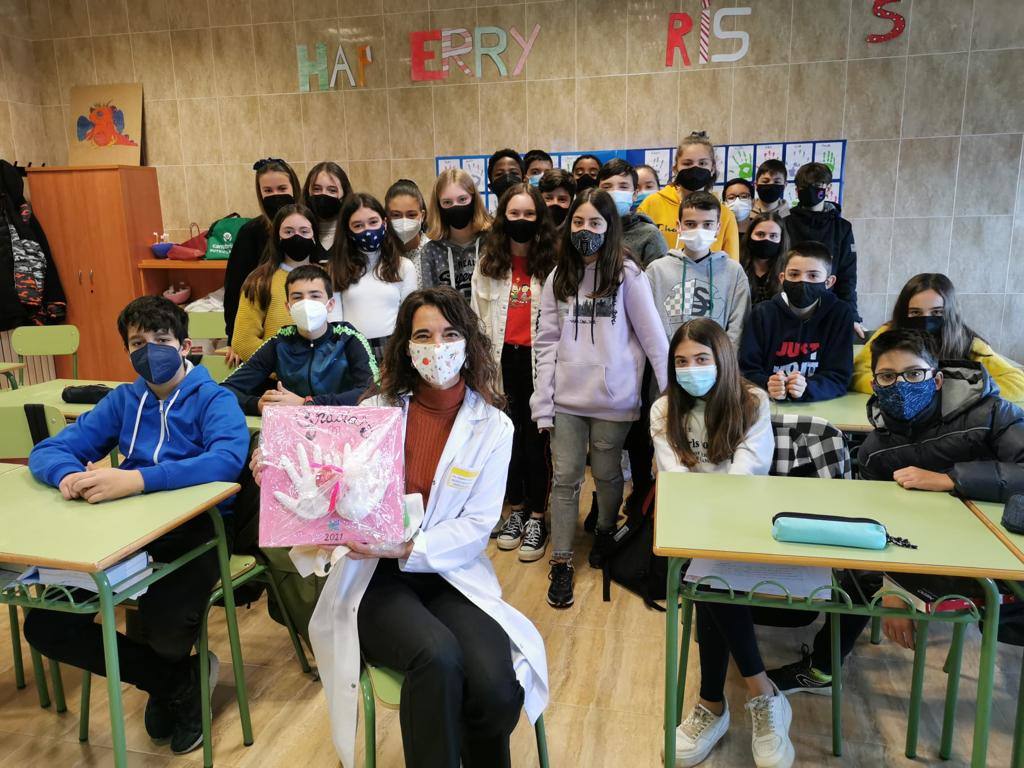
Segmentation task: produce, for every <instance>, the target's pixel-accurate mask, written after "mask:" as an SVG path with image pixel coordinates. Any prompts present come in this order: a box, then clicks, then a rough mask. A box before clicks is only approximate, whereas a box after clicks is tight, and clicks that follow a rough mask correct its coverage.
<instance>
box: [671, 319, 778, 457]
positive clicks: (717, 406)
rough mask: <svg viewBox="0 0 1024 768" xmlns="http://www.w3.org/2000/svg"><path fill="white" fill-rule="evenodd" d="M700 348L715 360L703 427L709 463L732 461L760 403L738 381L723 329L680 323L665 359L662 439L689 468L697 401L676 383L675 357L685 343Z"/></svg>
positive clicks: (745, 384)
mask: <svg viewBox="0 0 1024 768" xmlns="http://www.w3.org/2000/svg"><path fill="white" fill-rule="evenodd" d="M687 340H690V341H694V342H696V343H698V344H703V345H704V346H705V347H708V348H709V349H710V350H711V354H712V355H713V356H714V358H715V366H716V367H717V369H718V376H717V378H716V379H715V383H714V386H712V387H711V389H710V391H709V392H708V393H707V395H705V402H706V406H705V410H704V421H705V426H706V432H707V436H708V461H710V462H711V463H712V464H719V463H721V462H723V461H726V460H728V459H730V458H732V455H733V454H734V453H735V452H736V449H737V448H738V447H739V445H740V444H741V443H742V442H743V440H744V439H745V438H746V436H747V432H749V431H750V428H751V427H752V426H753V425H754V422H756V421H757V416H758V410H759V408H760V403H759V402H758V398H757V395H756V394H755V389H754V385H753V384H751V383H750V382H749V381H747V380H746V379H744V378H743V377H742V376H741V375H740V366H739V363H738V362H737V361H736V349H735V347H733V345H732V342H731V341H729V337H728V336H727V335H726V334H725V331H723V330H722V326H720V325H719V324H718V323H716V322H715V321H714V320H711V319H709V318H706V317H698V318H695V319H693V320H690V321H688V322H685V323H683V324H682V325H681V326H680V327H679V328H678V329H677V330H676V332H675V335H673V336H672V341H671V343H670V344H669V355H668V381H669V385H668V391H667V392H666V393H665V395H666V397H668V417H667V418H666V419H665V433H666V436H667V437H668V444H669V445H670V446H672V450H673V451H674V452H675V454H676V456H677V457H678V458H679V461H680V462H681V463H682V464H685V465H686V466H687V467H689V468H691V469H692V468H693V467H694V466H696V464H697V461H698V459H697V455H696V454H695V453H694V452H693V449H692V448H691V447H690V436H689V433H688V431H687V427H688V425H689V420H690V417H691V412H692V411H693V408H694V406H695V405H696V404H697V398H695V397H694V396H693V395H691V394H690V393H689V392H687V391H686V390H685V389H683V388H682V387H681V386H680V385H679V384H678V382H676V369H675V351H676V349H677V348H678V347H679V345H680V344H682V343H683V342H684V341H687Z"/></svg>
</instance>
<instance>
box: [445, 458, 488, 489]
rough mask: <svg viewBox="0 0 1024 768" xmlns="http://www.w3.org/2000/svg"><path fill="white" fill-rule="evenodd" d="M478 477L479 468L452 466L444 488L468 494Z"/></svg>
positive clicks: (446, 475)
mask: <svg viewBox="0 0 1024 768" xmlns="http://www.w3.org/2000/svg"><path fill="white" fill-rule="evenodd" d="M478 477H480V470H479V468H476V467H461V466H459V465H458V464H452V466H451V467H450V468H449V469H448V472H447V473H446V474H445V477H444V486H445V488H447V489H448V490H449V491H455V492H456V493H458V492H466V493H468V492H469V491H470V490H472V488H473V486H474V485H475V484H476V481H477V478H478Z"/></svg>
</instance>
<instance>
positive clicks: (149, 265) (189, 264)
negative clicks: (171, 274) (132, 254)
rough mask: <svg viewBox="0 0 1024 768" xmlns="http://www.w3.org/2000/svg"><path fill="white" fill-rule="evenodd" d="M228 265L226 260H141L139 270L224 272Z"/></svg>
mask: <svg viewBox="0 0 1024 768" xmlns="http://www.w3.org/2000/svg"><path fill="white" fill-rule="evenodd" d="M227 263H228V262H227V260H226V259H224V260H219V261H206V260H205V259H198V260H196V261H179V260H177V259H141V260H140V261H139V269H181V270H186V269H219V270H221V271H222V272H223V271H224V268H225V267H226V266H227Z"/></svg>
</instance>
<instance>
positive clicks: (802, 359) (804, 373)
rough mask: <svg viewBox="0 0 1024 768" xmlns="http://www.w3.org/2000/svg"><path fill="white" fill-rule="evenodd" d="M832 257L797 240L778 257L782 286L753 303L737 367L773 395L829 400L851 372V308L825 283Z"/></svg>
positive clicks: (820, 247)
mask: <svg viewBox="0 0 1024 768" xmlns="http://www.w3.org/2000/svg"><path fill="white" fill-rule="evenodd" d="M831 267H832V257H831V256H830V255H829V252H828V249H827V248H826V247H825V246H824V245H822V244H821V243H817V242H813V241H807V242H802V243H797V244H796V245H795V246H793V248H792V249H790V251H789V252H788V253H787V254H786V255H785V257H784V258H783V262H782V273H781V274H780V275H779V280H780V281H781V282H782V292H781V293H779V294H777V295H776V296H774V297H773V298H772V300H771V301H762V302H761V303H760V304H757V305H755V306H754V309H753V310H752V311H751V313H750V317H749V319H748V320H747V324H746V328H745V329H744V332H743V338H742V339H741V340H740V353H739V360H740V370H741V371H742V372H743V375H744V376H746V377H747V378H748V379H750V380H751V381H752V382H754V383H755V384H757V385H758V386H759V387H763V388H764V389H766V390H767V391H768V396H769V397H770V398H772V399H773V400H787V399H788V400H799V401H801V402H811V401H815V400H831V399H832V398H834V397H839V396H840V395H843V394H845V393H846V390H847V388H848V387H849V386H850V378H851V376H852V375H853V310H852V309H851V308H850V305H849V304H847V303H846V302H844V301H840V300H839V299H838V298H836V296H835V294H834V293H832V292H831V291H830V290H829V289H830V288H831V287H832V286H833V285H834V284H835V282H836V278H835V276H834V275H832V274H831Z"/></svg>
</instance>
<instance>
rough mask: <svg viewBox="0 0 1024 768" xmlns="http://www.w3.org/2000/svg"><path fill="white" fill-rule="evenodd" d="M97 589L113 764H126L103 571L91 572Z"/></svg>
mask: <svg viewBox="0 0 1024 768" xmlns="http://www.w3.org/2000/svg"><path fill="white" fill-rule="evenodd" d="M92 578H93V581H95V582H96V587H97V588H98V590H99V593H100V617H101V620H102V631H103V662H104V664H105V666H106V672H107V697H108V698H109V699H110V738H111V741H112V742H113V745H114V766H115V768H127V766H128V755H127V748H126V746H125V736H124V707H123V706H122V704H121V666H120V662H119V661H118V658H117V623H116V621H115V618H114V594H113V592H112V591H111V589H110V581H109V580H108V579H107V574H106V573H104V572H103V571H99V572H98V573H94V574H93V575H92Z"/></svg>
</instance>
